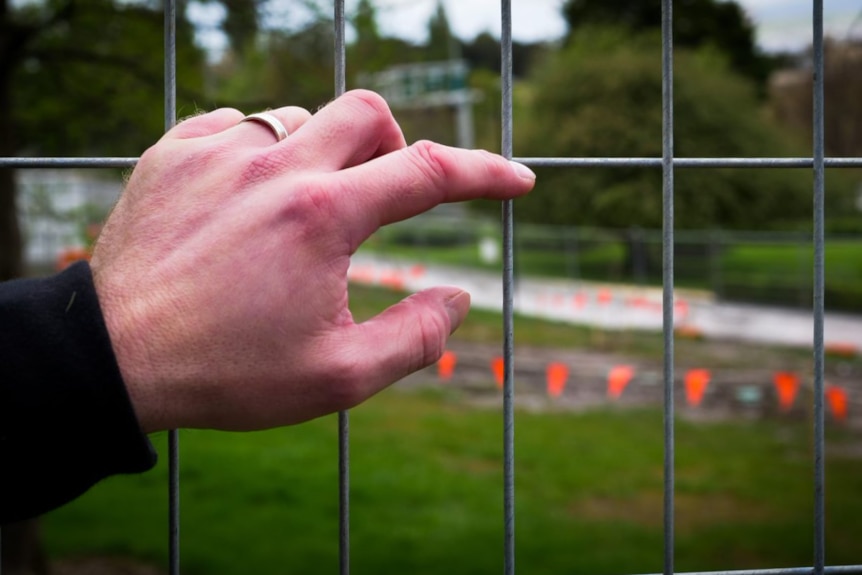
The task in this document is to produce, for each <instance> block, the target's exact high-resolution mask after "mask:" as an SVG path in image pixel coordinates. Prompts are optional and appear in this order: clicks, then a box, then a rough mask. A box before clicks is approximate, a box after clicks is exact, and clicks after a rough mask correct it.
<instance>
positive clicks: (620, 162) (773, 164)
mask: <svg viewBox="0 0 862 575" xmlns="http://www.w3.org/2000/svg"><path fill="white" fill-rule="evenodd" d="M514 159H515V160H517V161H519V162H522V163H524V164H527V165H528V166H532V167H534V168H623V167H626V168H630V167H639V168H660V167H662V165H663V158H540V157H531V158H520V157H516V158H514ZM672 160H673V166H674V167H675V168H811V167H812V166H813V165H814V158H673V159H672ZM823 165H824V166H825V167H827V168H862V158H844V157H839V158H823Z"/></svg>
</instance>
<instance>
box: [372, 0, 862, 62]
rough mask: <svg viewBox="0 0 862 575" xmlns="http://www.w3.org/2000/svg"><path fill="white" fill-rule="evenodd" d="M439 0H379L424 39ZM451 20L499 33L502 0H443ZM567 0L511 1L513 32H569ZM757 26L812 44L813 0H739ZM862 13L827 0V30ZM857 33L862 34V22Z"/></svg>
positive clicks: (857, 4) (768, 38)
mask: <svg viewBox="0 0 862 575" xmlns="http://www.w3.org/2000/svg"><path fill="white" fill-rule="evenodd" d="M436 3H437V0H378V3H377V5H378V6H379V8H378V11H379V13H380V25H381V28H382V29H383V30H384V31H386V32H387V33H391V34H394V35H397V36H402V37H407V38H422V37H423V36H424V34H425V30H426V23H427V22H428V18H429V17H430V15H431V13H432V12H433V10H434V8H435V7H436ZM443 3H444V5H445V7H446V13H447V15H448V16H449V23H450V25H451V26H452V29H453V31H454V32H455V33H456V35H458V36H459V37H461V38H467V39H470V38H473V37H474V36H476V34H478V33H480V32H483V31H486V30H490V31H491V32H492V33H493V34H494V35H495V36H499V33H500V0H443ZM561 4H562V0H512V22H513V24H512V35H513V37H514V38H515V39H516V40H521V41H535V40H541V39H543V38H555V37H559V36H560V35H562V34H563V33H564V32H565V23H564V21H563V19H562V17H561V16H560V6H561ZM739 4H740V5H741V6H742V7H743V9H745V11H746V12H747V13H748V15H749V17H750V18H751V20H752V21H753V22H754V24H755V25H756V27H757V40H758V45H759V46H760V47H761V48H762V49H764V50H766V51H775V50H785V49H799V48H804V47H806V46H807V45H809V44H810V43H811V13H812V9H811V0H739ZM860 13H862V0H825V1H824V29H825V32H826V34H828V35H831V36H834V37H837V38H844V37H846V36H847V34H848V32H849V30H850V27H851V24H853V23H854V20H856V18H857V16H858V15H859V14H860ZM853 27H854V29H855V34H854V36H855V37H860V38H862V21H857V22H856V23H855V26H853Z"/></svg>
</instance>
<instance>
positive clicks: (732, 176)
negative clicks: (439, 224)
mask: <svg viewBox="0 0 862 575" xmlns="http://www.w3.org/2000/svg"><path fill="white" fill-rule="evenodd" d="M660 50H661V46H660V38H659V37H658V35H656V34H653V33H642V34H639V35H632V34H631V33H629V32H627V31H625V30H623V29H619V28H616V29H611V28H603V27H583V28H581V30H580V31H579V33H578V35H577V36H575V37H573V38H572V40H571V41H570V42H569V43H568V45H567V46H566V47H565V48H564V49H563V50H561V51H560V52H559V53H557V54H555V55H554V56H553V57H551V58H549V59H548V60H547V61H546V62H545V63H544V65H542V66H540V67H538V68H537V69H536V70H535V74H534V75H533V76H532V77H531V79H530V82H529V83H528V85H527V86H525V87H523V90H524V91H526V92H527V95H526V97H527V99H528V102H526V104H525V105H523V106H521V107H519V108H518V109H517V110H516V113H519V114H520V117H518V118H516V121H515V124H516V125H517V126H518V129H517V130H516V131H515V134H514V136H515V154H516V155H518V156H571V157H660V156H661V153H662V138H661V126H662V114H661V93H662V87H661V53H660ZM674 68H675V69H674V128H675V129H674V131H675V133H674V154H675V156H677V157H699V156H703V157H738V156H750V157H758V156H794V155H805V152H806V150H804V149H802V150H800V149H799V148H798V146H797V145H795V144H793V143H792V142H794V141H798V140H794V138H792V137H788V134H787V132H786V131H784V130H783V129H782V128H781V127H780V126H778V125H777V124H776V123H775V122H774V121H772V120H771V119H770V117H769V116H768V115H767V114H765V113H764V112H763V110H762V108H761V104H760V102H759V100H758V98H757V97H756V95H755V89H754V87H753V85H752V82H751V81H749V80H747V79H745V78H744V77H741V76H740V75H738V74H735V73H734V72H733V71H732V69H731V67H730V65H729V64H728V63H727V61H726V59H725V58H724V57H723V55H722V54H720V53H718V52H717V51H716V50H714V49H710V48H709V47H704V48H700V49H697V50H691V49H677V50H676V51H675V64H674ZM538 172H539V180H538V184H537V187H536V190H535V191H534V192H533V193H532V194H530V195H528V196H527V197H526V198H523V199H521V200H518V203H517V209H516V210H515V215H516V217H517V218H518V219H519V220H524V221H532V222H543V223H549V224H567V225H572V224H575V225H591V226H606V227H617V228H621V227H629V226H643V227H661V224H662V180H661V178H662V176H661V170H659V169H655V168H634V167H627V168H613V169H610V168H608V169H601V168H584V169H580V170H574V171H573V170H570V169H566V170H562V169H540V170H538ZM674 178H675V213H676V216H677V217H676V220H675V222H676V225H677V227H681V228H713V227H727V228H749V229H761V228H769V227H778V226H779V225H780V224H781V223H785V224H786V223H787V222H793V221H798V220H800V219H806V218H807V219H810V212H811V199H810V196H811V179H810V177H807V174H804V175H803V174H801V173H797V172H793V171H788V170H771V169H749V170H742V169H709V170H707V169H697V170H686V169H677V170H676V171H675V176H674ZM832 180H833V181H835V180H836V179H835V178H832ZM848 191H849V190H845V189H830V192H835V193H832V194H830V195H828V197H830V198H831V199H830V201H831V202H832V204H831V205H832V206H833V208H834V207H835V206H837V205H838V202H839V201H840V200H841V198H846V196H847V192H848Z"/></svg>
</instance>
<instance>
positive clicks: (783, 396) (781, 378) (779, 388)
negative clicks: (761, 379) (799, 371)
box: [772, 371, 799, 411]
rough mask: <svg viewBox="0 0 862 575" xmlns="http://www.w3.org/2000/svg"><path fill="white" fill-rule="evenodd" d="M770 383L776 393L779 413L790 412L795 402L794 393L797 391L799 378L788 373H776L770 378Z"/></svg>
mask: <svg viewBox="0 0 862 575" xmlns="http://www.w3.org/2000/svg"><path fill="white" fill-rule="evenodd" d="M772 382H773V383H774V384H775V391H776V392H777V393H778V405H779V406H780V407H781V411H790V408H791V407H793V402H794V401H796V393H797V392H798V391H799V376H798V375H796V374H795V373H791V372H789V371H777V372H775V375H773V376H772Z"/></svg>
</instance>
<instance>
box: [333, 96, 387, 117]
mask: <svg viewBox="0 0 862 575" xmlns="http://www.w3.org/2000/svg"><path fill="white" fill-rule="evenodd" d="M342 98H344V99H345V100H346V101H348V102H351V103H355V105H357V106H361V107H362V108H365V109H366V110H367V111H369V112H371V113H372V114H374V115H376V116H383V117H390V116H391V115H392V112H391V110H390V109H389V104H388V103H386V100H385V99H383V96H381V95H380V94H378V93H377V92H372V91H371V90H362V89H359V90H351V91H350V92H347V93H345V94H344V96H342Z"/></svg>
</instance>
